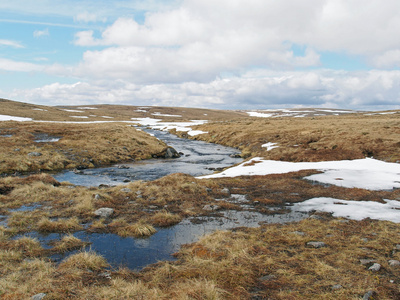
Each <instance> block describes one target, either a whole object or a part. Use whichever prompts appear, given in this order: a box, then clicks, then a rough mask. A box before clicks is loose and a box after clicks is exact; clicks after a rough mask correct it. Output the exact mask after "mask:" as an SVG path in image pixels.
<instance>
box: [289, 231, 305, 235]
mask: <svg viewBox="0 0 400 300" xmlns="http://www.w3.org/2000/svg"><path fill="white" fill-rule="evenodd" d="M292 233H293V234H295V235H301V236H305V235H306V234H305V233H304V232H303V231H293V232H292Z"/></svg>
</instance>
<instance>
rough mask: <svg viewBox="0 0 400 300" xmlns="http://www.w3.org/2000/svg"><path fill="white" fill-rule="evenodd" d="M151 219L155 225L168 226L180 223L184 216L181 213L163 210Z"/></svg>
mask: <svg viewBox="0 0 400 300" xmlns="http://www.w3.org/2000/svg"><path fill="white" fill-rule="evenodd" d="M150 220H151V223H152V224H154V225H155V226H159V227H167V226H172V225H175V224H178V223H179V222H180V221H182V218H181V217H180V216H179V215H175V214H171V213H169V212H167V211H162V212H158V213H156V214H155V215H153V216H152V217H151V218H150Z"/></svg>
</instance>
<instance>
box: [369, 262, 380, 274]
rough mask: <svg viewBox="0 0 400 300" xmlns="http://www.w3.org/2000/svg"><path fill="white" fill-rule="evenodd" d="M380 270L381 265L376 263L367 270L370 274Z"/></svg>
mask: <svg viewBox="0 0 400 300" xmlns="http://www.w3.org/2000/svg"><path fill="white" fill-rule="evenodd" d="M380 269H381V265H380V264H378V263H374V264H373V265H372V266H370V267H369V268H368V270H370V271H372V272H378V271H379V270H380Z"/></svg>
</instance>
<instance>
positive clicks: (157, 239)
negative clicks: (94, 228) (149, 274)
mask: <svg viewBox="0 0 400 300" xmlns="http://www.w3.org/2000/svg"><path fill="white" fill-rule="evenodd" d="M222 214H223V216H222V217H209V216H207V217H195V218H191V219H185V220H183V221H182V222H181V223H179V224H177V225H175V226H172V227H169V228H158V231H157V232H156V233H155V234H154V235H152V236H151V237H148V238H145V239H137V238H130V237H128V238H122V237H120V236H118V235H116V234H111V233H88V232H86V231H80V232H76V233H74V236H76V237H77V238H79V239H81V240H83V241H85V242H89V243H91V244H90V245H89V246H87V247H86V248H85V250H93V251H95V252H96V253H98V254H100V255H102V256H104V257H105V258H106V259H107V261H108V262H109V263H110V264H111V265H112V266H113V267H119V266H124V267H127V268H129V269H132V270H140V269H142V268H144V267H145V266H147V265H149V264H153V263H156V262H158V261H163V260H169V261H172V260H175V258H174V257H173V256H172V254H173V253H175V252H177V251H178V250H179V248H180V247H181V246H182V245H183V244H188V243H193V242H196V241H197V240H198V239H199V238H200V237H201V236H203V235H205V234H209V233H212V232H214V231H215V230H227V229H231V228H237V227H257V226H259V225H260V224H262V223H287V222H294V221H300V220H301V219H304V218H306V217H308V213H304V212H294V211H292V212H289V213H287V214H279V215H278V214H277V215H263V214H260V213H258V212H249V211H225V212H222ZM25 235H26V236H30V237H34V238H37V239H38V240H39V241H40V242H41V243H42V245H43V247H44V248H46V249H49V248H51V246H50V245H49V243H50V242H51V241H55V240H60V239H61V238H62V237H63V234H58V233H53V234H49V235H42V234H39V233H37V232H30V233H27V234H25ZM77 251H79V250H75V251H70V252H66V253H63V254H56V255H53V256H52V257H51V258H52V259H53V260H55V261H56V262H59V261H61V260H62V259H64V258H65V257H67V256H69V255H71V254H73V253H76V252H77Z"/></svg>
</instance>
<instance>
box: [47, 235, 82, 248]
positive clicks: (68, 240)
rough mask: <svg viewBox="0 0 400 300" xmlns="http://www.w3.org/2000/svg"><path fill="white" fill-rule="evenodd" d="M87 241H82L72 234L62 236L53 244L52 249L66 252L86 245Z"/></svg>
mask: <svg viewBox="0 0 400 300" xmlns="http://www.w3.org/2000/svg"><path fill="white" fill-rule="evenodd" d="M87 245H88V243H86V242H83V241H82V240H80V239H78V238H77V237H75V236H73V235H72V234H68V235H65V236H63V238H62V239H61V240H59V241H57V242H55V243H54V245H53V251H56V252H66V251H70V250H74V249H79V248H82V247H85V246H87Z"/></svg>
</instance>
